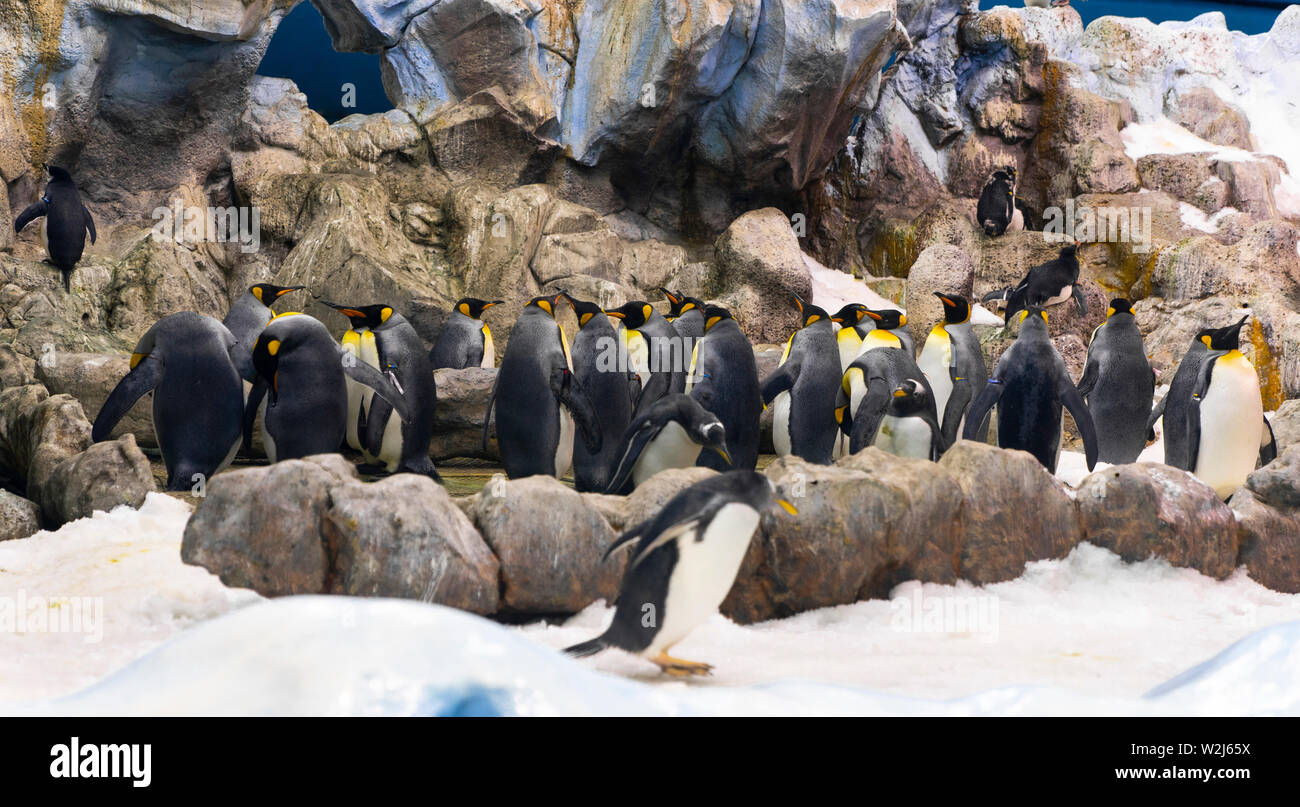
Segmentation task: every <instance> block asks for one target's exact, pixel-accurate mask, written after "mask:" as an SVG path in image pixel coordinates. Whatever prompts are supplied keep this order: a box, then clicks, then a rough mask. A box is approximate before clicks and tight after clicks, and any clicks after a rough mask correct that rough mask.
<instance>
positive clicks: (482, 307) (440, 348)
mask: <svg viewBox="0 0 1300 807" xmlns="http://www.w3.org/2000/svg"><path fill="white" fill-rule="evenodd" d="M502 302H503V301H502V300H492V301H491V302H488V301H487V300H479V299H477V298H474V297H464V298H462V299H460V300H458V301H456V307H455V308H454V309H453V310H452V312H451V316H449V317H448V318H447V324H446V325H444V326H443V327H442V333H441V334H439V335H438V342H437V344H435V345H434V346H433V350H431V351H429V361H430V362H432V364H433V369H435V370H442V369H444V368H451V369H453V370H463V369H465V368H466V367H495V366H496V363H497V351H496V347H495V346H494V345H493V344H492V331H491V330H490V329H489V328H488V326H487V325H486V324H485V323H484V322H483V312H484V311H486V310H488V309H489V308H491V307H492V306H494V305H501V303H502Z"/></svg>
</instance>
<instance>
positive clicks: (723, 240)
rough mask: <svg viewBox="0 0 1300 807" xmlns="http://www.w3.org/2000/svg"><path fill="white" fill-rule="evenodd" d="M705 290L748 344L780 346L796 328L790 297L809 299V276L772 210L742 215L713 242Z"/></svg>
mask: <svg viewBox="0 0 1300 807" xmlns="http://www.w3.org/2000/svg"><path fill="white" fill-rule="evenodd" d="M715 249H716V255H717V258H716V271H715V274H714V275H713V276H712V277H711V278H710V279H709V283H708V288H707V292H706V293H708V294H709V295H711V296H713V297H716V298H718V299H719V300H721V301H722V302H723V304H724V305H727V306H728V307H729V308H730V309H731V312H732V314H733V315H734V316H735V317H736V319H737V321H738V322H739V323H740V326H741V329H742V330H743V331H744V332H745V335H746V336H748V337H749V339H750V341H753V342H778V343H780V342H784V341H785V340H786V339H787V338H789V336H790V334H791V333H792V332H793V331H794V330H795V329H796V328H798V327H799V323H800V319H799V309H798V308H797V307H796V306H795V303H794V298H793V297H792V296H791V295H792V294H797V295H799V296H800V297H801V298H803V299H804V300H805V301H808V300H811V298H812V275H811V274H810V273H809V272H808V265H807V264H806V263H805V262H804V259H803V253H802V252H801V251H800V250H799V241H798V239H796V238H795V236H794V232H793V231H792V230H791V229H790V220H789V219H788V218H787V217H786V216H785V214H783V213H782V212H781V211H779V210H777V209H776V208H764V209H763V210H756V211H754V212H752V213H746V214H745V215H743V216H741V217H740V218H738V219H736V220H735V221H734V222H732V224H731V226H730V227H728V228H727V231H726V232H725V233H723V234H722V235H721V236H720V237H719V238H718V242H717V245H716V247H715Z"/></svg>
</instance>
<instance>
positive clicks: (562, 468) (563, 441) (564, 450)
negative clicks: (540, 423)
mask: <svg viewBox="0 0 1300 807" xmlns="http://www.w3.org/2000/svg"><path fill="white" fill-rule="evenodd" d="M559 411H560V440H559V442H558V443H556V444H555V478H556V479H559V478H560V477H562V476H564V475H565V474H567V473H568V472H569V469H570V468H572V467H573V432H574V425H573V415H571V414H569V410H568V408H567V407H565V406H561V407H560V408H559Z"/></svg>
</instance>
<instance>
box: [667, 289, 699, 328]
mask: <svg viewBox="0 0 1300 807" xmlns="http://www.w3.org/2000/svg"><path fill="white" fill-rule="evenodd" d="M659 291H662V292H663V293H664V296H665V297H667V298H668V305H669V309H668V320H669V321H670V322H671V321H672V320H674V319H677V318H678V317H680V316H681V315H682V314H685V313H686V312H687V311H690V310H692V309H699V310H700V311H703V310H704V303H702V302H700V301H699V300H697V299H695V298H694V297H687V296H686V295H684V294H678V293H676V292H672V291H669V290H668V289H665V288H660V289H659Z"/></svg>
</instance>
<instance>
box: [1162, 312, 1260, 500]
mask: <svg viewBox="0 0 1300 807" xmlns="http://www.w3.org/2000/svg"><path fill="white" fill-rule="evenodd" d="M1246 319H1247V317H1242V319H1241V320H1240V321H1239V322H1236V323H1234V324H1232V325H1229V326H1227V327H1224V328H1217V329H1215V330H1212V331H1210V332H1209V333H1208V334H1205V335H1203V336H1201V338H1200V340H1199V341H1200V342H1201V343H1202V344H1203V345H1205V348H1206V350H1205V352H1204V353H1203V354H1201V355H1199V360H1195V359H1194V360H1192V361H1189V358H1191V356H1190V351H1189V356H1188V357H1186V358H1184V359H1183V364H1185V365H1189V366H1195V369H1196V375H1195V380H1194V382H1193V383H1192V385H1191V388H1190V392H1189V390H1188V385H1187V382H1186V379H1185V378H1184V379H1179V378H1178V375H1180V374H1183V368H1182V366H1181V365H1180V367H1179V372H1178V373H1177V374H1175V377H1174V383H1173V384H1171V385H1170V389H1169V394H1168V395H1166V396H1165V399H1164V401H1162V402H1161V406H1162V407H1163V409H1164V416H1165V445H1166V446H1167V448H1166V462H1168V458H1169V457H1170V454H1171V452H1172V454H1173V458H1174V459H1179V460H1181V459H1184V458H1185V462H1186V465H1185V466H1179V467H1183V469H1184V470H1188V471H1191V472H1192V473H1193V474H1195V475H1196V476H1197V478H1199V479H1200V480H1202V481H1203V482H1205V483H1206V484H1207V485H1209V486H1210V487H1212V488H1214V490H1215V492H1216V493H1218V494H1219V496H1220V497H1221V498H1224V499H1226V498H1228V497H1229V496H1231V495H1232V494H1233V493H1234V492H1236V490H1237V488H1239V487H1241V485H1242V484H1244V483H1245V481H1246V477H1247V476H1248V475H1249V474H1250V472H1251V471H1253V470H1255V466H1256V463H1257V461H1258V462H1263V463H1267V462H1271V461H1272V460H1273V459H1274V458H1275V457H1276V456H1277V442H1276V441H1275V440H1274V438H1273V429H1272V427H1271V426H1270V425H1269V424H1268V421H1267V420H1266V419H1265V418H1264V404H1263V400H1262V398H1261V397H1260V391H1259V376H1258V375H1256V373H1255V368H1254V366H1253V365H1252V364H1251V363H1250V361H1249V360H1248V359H1247V358H1246V357H1245V356H1244V355H1243V354H1242V353H1241V350H1240V335H1241V328H1242V326H1243V325H1244V324H1245V322H1246ZM1189 372H1190V371H1189ZM1180 381H1181V382H1182V383H1180ZM1180 424H1182V427H1181V428H1180V427H1179V426H1180Z"/></svg>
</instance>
